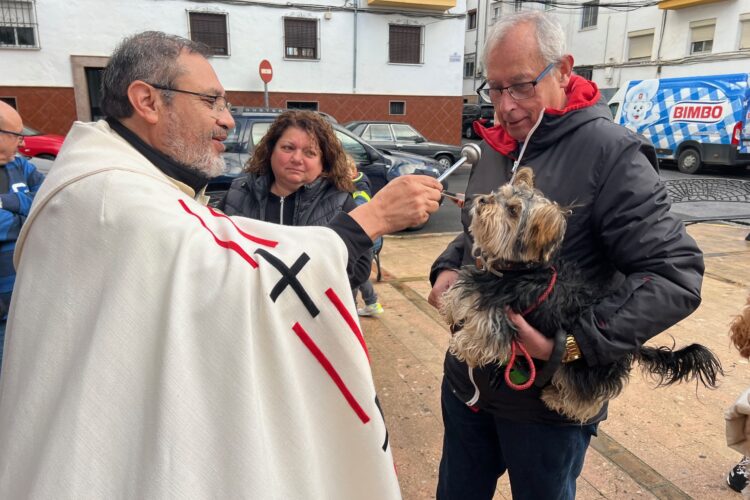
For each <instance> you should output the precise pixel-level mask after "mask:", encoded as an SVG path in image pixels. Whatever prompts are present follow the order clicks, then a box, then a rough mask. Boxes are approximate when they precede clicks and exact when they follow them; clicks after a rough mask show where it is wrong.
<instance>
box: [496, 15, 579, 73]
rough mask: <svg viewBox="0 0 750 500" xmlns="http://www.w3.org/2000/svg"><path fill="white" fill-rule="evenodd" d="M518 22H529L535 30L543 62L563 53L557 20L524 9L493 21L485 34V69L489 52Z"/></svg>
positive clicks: (551, 60) (563, 47)
mask: <svg viewBox="0 0 750 500" xmlns="http://www.w3.org/2000/svg"><path fill="white" fill-rule="evenodd" d="M519 24H530V25H532V26H534V28H535V31H536V40H537V44H538V45H539V54H529V56H534V55H539V56H541V57H542V60H543V62H544V64H545V66H546V65H547V64H551V63H555V62H558V61H559V60H560V59H562V57H563V56H564V55H565V31H563V29H562V26H560V23H559V22H557V20H556V19H555V18H554V17H552V16H550V15H547V14H545V13H543V12H540V11H536V10H535V11H525V12H517V13H514V14H510V15H508V16H502V17H501V18H500V19H498V20H497V21H495V24H494V25H493V26H492V30H491V31H490V32H489V34H488V35H487V40H486V41H485V43H484V51H483V53H482V66H483V67H484V68H485V70H484V71H485V74H486V71H487V64H488V63H489V61H488V59H489V55H490V52H492V50H493V49H494V48H495V46H496V45H497V44H498V43H500V42H501V41H502V40H503V38H505V35H507V34H508V31H509V30H510V29H511V28H514V27H515V26H518V25H519Z"/></svg>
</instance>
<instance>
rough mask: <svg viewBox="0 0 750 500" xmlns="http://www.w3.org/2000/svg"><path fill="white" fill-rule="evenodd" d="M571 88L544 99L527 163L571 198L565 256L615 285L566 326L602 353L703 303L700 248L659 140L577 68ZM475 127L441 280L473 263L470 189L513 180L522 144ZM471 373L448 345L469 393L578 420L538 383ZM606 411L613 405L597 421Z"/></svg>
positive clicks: (489, 405)
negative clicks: (475, 156) (619, 112)
mask: <svg viewBox="0 0 750 500" xmlns="http://www.w3.org/2000/svg"><path fill="white" fill-rule="evenodd" d="M566 93H567V94H568V107H567V108H566V109H565V110H551V109H547V110H545V116H544V118H543V119H542V121H541V124H540V125H539V127H538V128H537V130H536V131H535V132H534V133H533V135H532V137H531V139H530V141H529V144H528V145H527V148H526V151H525V153H524V156H523V158H522V159H521V162H520V164H521V165H522V166H529V167H532V168H533V170H534V174H535V180H534V184H535V187H537V188H538V189H539V190H540V191H542V192H543V193H544V194H545V195H546V196H547V197H548V198H550V199H552V200H554V201H556V202H557V203H559V204H560V205H561V206H569V207H572V215H571V216H570V217H569V218H568V225H567V231H566V233H565V239H564V241H563V246H562V249H561V250H560V257H561V258H562V259H563V260H564V261H572V262H576V263H577V265H578V266H579V267H580V268H581V269H582V270H583V272H584V273H585V275H586V276H587V277H588V278H589V279H591V280H595V281H597V282H600V283H606V284H607V285H608V287H609V289H610V290H612V292H611V293H610V294H609V295H607V296H606V297H603V298H602V300H601V301H600V302H599V303H598V304H596V305H595V306H594V307H592V308H591V309H590V310H589V311H587V312H586V314H585V315H583V316H582V317H580V318H579V319H578V321H577V322H576V327H575V328H574V331H571V332H567V333H569V334H572V335H573V336H574V337H575V339H576V341H577V342H578V345H579V346H580V349H581V352H582V354H583V359H584V360H585V361H586V362H587V363H589V364H590V365H596V364H605V363H610V362H611V361H613V360H615V359H618V358H619V357H621V356H623V355H625V354H626V353H629V352H633V351H635V350H637V349H638V348H639V347H640V346H641V345H642V344H643V343H644V342H646V341H647V340H648V339H650V338H651V337H653V336H655V335H657V334H659V333H660V332H662V331H664V330H666V329H667V328H669V327H670V326H672V325H674V324H675V323H677V322H678V321H680V320H681V319H683V318H685V317H686V316H688V315H689V314H690V313H691V312H692V311H693V310H695V308H696V307H698V305H699V304H700V290H701V284H702V279H703V269H704V267H703V255H702V253H701V251H700V249H699V248H698V247H697V245H696V243H695V241H694V240H693V239H692V238H691V237H690V236H689V235H688V234H687V233H686V231H685V227H684V225H683V224H682V222H681V221H680V219H679V218H678V217H677V216H675V215H674V214H672V213H671V212H670V202H669V199H668V197H667V192H666V189H665V188H664V186H663V184H662V183H661V181H660V180H659V176H658V172H657V168H656V164H655V161H656V160H655V158H656V156H655V154H654V150H653V146H652V145H651V144H650V143H648V142H647V141H646V140H645V139H643V138H642V137H641V136H638V135H636V134H634V133H632V132H630V131H629V130H627V129H625V128H624V127H621V126H619V125H616V124H614V123H612V118H611V114H610V112H609V110H608V109H607V107H606V105H605V104H604V102H603V101H601V100H600V94H599V91H598V89H597V88H596V86H595V85H594V84H593V83H591V82H588V81H586V80H584V79H583V78H580V77H577V76H573V77H572V78H571V82H570V85H569V86H568V88H567V89H566ZM477 132H478V133H480V135H482V136H483V138H484V142H483V143H482V144H481V149H482V157H481V159H480V161H479V162H478V164H477V165H475V166H474V167H473V169H472V172H471V175H470V177H469V183H468V186H467V190H466V201H467V202H466V204H465V207H464V209H463V210H462V213H461V219H462V223H463V226H464V232H463V233H462V234H460V235H459V236H458V237H457V238H456V239H455V240H454V241H453V242H452V243H451V244H450V245H449V246H448V247H447V248H446V250H445V251H444V252H443V254H442V255H440V257H438V259H437V260H436V261H435V263H434V264H433V267H432V270H431V273H430V280H431V282H432V283H433V284H434V282H435V279H436V278H437V275H438V274H439V273H440V271H442V270H445V269H458V268H459V267H461V266H462V265H473V264H474V258H473V257H472V255H471V247H472V239H471V235H470V234H469V232H468V228H469V225H470V224H471V219H470V215H469V209H470V207H471V200H472V198H473V197H474V196H476V195H477V194H484V193H488V192H490V191H491V190H493V189H495V188H497V187H499V186H500V185H502V184H504V183H506V182H508V181H509V180H510V177H511V169H512V166H513V162H514V161H515V160H516V159H517V155H518V153H519V150H520V147H519V144H517V143H516V141H514V140H513V139H512V138H511V137H510V136H508V135H507V133H506V132H505V131H504V130H503V129H502V128H501V126H500V125H498V126H496V127H493V128H489V129H481V128H480V130H478V131H477ZM537 366H538V368H539V367H541V366H543V362H541V361H540V362H538V363H537ZM471 375H472V377H473V380H474V384H473V383H472V381H471V379H470V376H469V369H468V367H467V365H466V364H464V363H462V362H460V361H458V360H457V359H456V358H454V357H453V356H451V355H450V354H448V355H447V356H446V360H445V377H446V379H447V380H448V382H449V384H450V386H451V388H452V389H453V391H454V393H455V394H456V395H457V396H458V397H459V398H460V399H462V400H463V401H470V400H471V399H472V397H474V396H476V391H477V390H478V391H479V401H478V403H477V404H478V406H479V407H481V408H483V409H485V410H488V411H492V412H493V413H495V414H497V415H500V416H502V417H504V418H507V419H510V420H515V421H521V420H523V421H535V422H546V423H563V424H570V423H571V422H570V421H569V420H567V419H565V418H564V417H562V416H561V415H559V414H557V413H555V412H553V411H551V410H548V409H547V408H546V407H545V406H544V404H543V403H542V401H541V400H540V399H539V395H540V391H541V390H540V389H538V388H536V387H532V388H530V389H528V390H525V391H515V390H511V389H510V388H508V387H507V386H506V385H505V382H504V381H503V377H502V374H500V375H498V370H497V369H496V368H490V367H485V368H483V369H475V370H474V371H473V373H472V374H471ZM604 418H606V406H605V408H603V410H602V412H601V413H600V414H599V415H598V416H597V417H595V418H594V419H592V422H596V421H600V420H603V419H604Z"/></svg>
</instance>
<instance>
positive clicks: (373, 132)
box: [362, 123, 393, 141]
mask: <svg viewBox="0 0 750 500" xmlns="http://www.w3.org/2000/svg"><path fill="white" fill-rule="evenodd" d="M362 138H363V139H364V140H366V141H392V140H393V134H391V127H390V126H389V125H388V124H387V123H373V124H372V125H369V126H368V127H367V129H366V130H365V133H364V134H362Z"/></svg>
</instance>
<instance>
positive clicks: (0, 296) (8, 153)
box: [0, 101, 44, 366]
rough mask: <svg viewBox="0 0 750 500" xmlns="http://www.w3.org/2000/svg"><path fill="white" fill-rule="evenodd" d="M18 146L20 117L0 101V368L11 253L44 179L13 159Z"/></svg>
mask: <svg viewBox="0 0 750 500" xmlns="http://www.w3.org/2000/svg"><path fill="white" fill-rule="evenodd" d="M21 144H23V122H22V121H21V115H19V114H18V112H17V111H16V110H15V109H13V108H12V107H11V106H9V105H8V104H6V103H4V102H2V101H0V366H1V365H2V360H3V344H4V341H5V323H6V318H7V316H8V307H10V297H11V294H12V293H13V284H14V283H15V281H16V270H15V268H14V267H13V250H14V249H15V248H16V239H18V233H19V232H20V231H21V226H22V225H23V222H24V221H25V220H26V216H27V215H29V209H31V201H32V199H33V198H34V193H36V191H37V189H39V186H41V184H42V181H43V180H44V175H42V174H41V173H40V172H38V171H37V169H36V167H35V166H34V165H32V164H31V163H29V161H28V160H26V159H25V158H22V157H20V156H16V153H17V152H18V148H19V146H20V145H21Z"/></svg>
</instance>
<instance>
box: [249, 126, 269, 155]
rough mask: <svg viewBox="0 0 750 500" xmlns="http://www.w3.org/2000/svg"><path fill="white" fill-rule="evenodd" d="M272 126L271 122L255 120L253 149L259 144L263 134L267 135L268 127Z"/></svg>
mask: <svg viewBox="0 0 750 500" xmlns="http://www.w3.org/2000/svg"><path fill="white" fill-rule="evenodd" d="M269 128H271V122H255V123H253V128H252V142H253V149H255V146H257V145H258V143H259V142H260V140H261V139H263V136H264V135H266V132H268V129H269Z"/></svg>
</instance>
